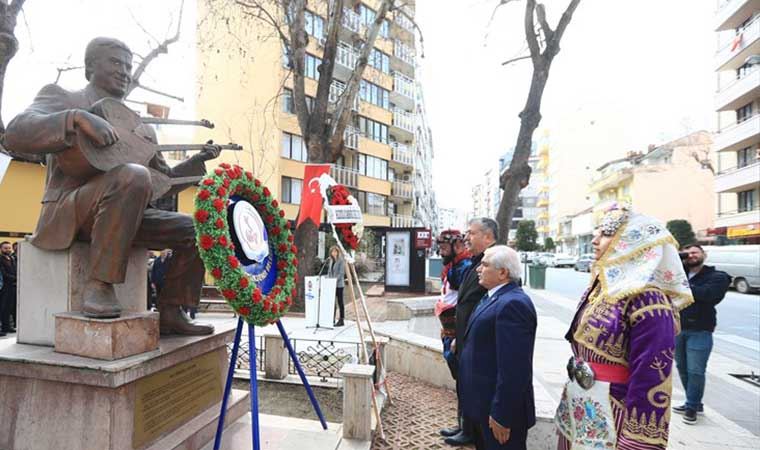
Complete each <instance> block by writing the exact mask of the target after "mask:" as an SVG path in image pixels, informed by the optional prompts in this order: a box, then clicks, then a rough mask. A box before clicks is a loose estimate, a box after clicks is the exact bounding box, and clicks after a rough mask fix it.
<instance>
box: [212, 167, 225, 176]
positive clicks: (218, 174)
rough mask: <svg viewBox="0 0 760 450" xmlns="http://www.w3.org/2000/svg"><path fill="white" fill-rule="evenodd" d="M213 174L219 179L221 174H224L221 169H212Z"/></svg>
mask: <svg viewBox="0 0 760 450" xmlns="http://www.w3.org/2000/svg"><path fill="white" fill-rule="evenodd" d="M214 173H215V174H217V176H220V177H221V176H222V174H223V173H224V170H222V169H214Z"/></svg>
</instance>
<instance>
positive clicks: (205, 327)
mask: <svg viewBox="0 0 760 450" xmlns="http://www.w3.org/2000/svg"><path fill="white" fill-rule="evenodd" d="M158 312H159V327H160V330H161V334H164V335H166V334H181V335H186V336H202V335H205V334H211V333H213V332H214V326H213V325H209V324H204V323H196V322H195V321H193V320H191V319H190V318H189V317H188V316H187V314H185V312H184V311H182V308H181V307H180V306H176V305H168V306H161V305H159V306H158Z"/></svg>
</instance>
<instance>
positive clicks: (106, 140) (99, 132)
mask: <svg viewBox="0 0 760 450" xmlns="http://www.w3.org/2000/svg"><path fill="white" fill-rule="evenodd" d="M74 127H75V128H78V129H79V130H81V131H82V133H84V134H85V136H87V137H88V138H89V139H90V140H91V141H92V143H93V144H95V146H96V147H105V146H108V145H112V144H114V143H115V142H116V141H118V140H119V134H118V133H117V132H116V130H115V129H114V127H112V126H111V124H110V123H108V122H106V121H105V120H104V119H103V118H101V117H98V116H96V115H95V114H92V113H89V112H87V111H83V110H79V111H76V112H75V113H74Z"/></svg>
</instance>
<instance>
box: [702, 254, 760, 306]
mask: <svg viewBox="0 0 760 450" xmlns="http://www.w3.org/2000/svg"><path fill="white" fill-rule="evenodd" d="M703 248H704V250H705V253H707V258H706V259H705V264H707V265H710V266H715V268H716V269H717V270H722V271H723V272H726V273H727V274H729V275H731V277H732V278H733V287H734V288H736V290H737V291H739V292H741V293H742V294H746V293H747V292H749V291H750V289H758V288H760V245H723V246H705V247H703Z"/></svg>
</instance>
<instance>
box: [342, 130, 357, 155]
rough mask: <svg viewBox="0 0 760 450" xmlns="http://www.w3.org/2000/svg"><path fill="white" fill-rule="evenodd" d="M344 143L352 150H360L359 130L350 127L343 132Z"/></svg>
mask: <svg viewBox="0 0 760 450" xmlns="http://www.w3.org/2000/svg"><path fill="white" fill-rule="evenodd" d="M343 145H344V146H345V147H346V148H350V149H352V150H359V130H357V129H356V128H353V127H348V128H346V130H345V131H344V132H343Z"/></svg>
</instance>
